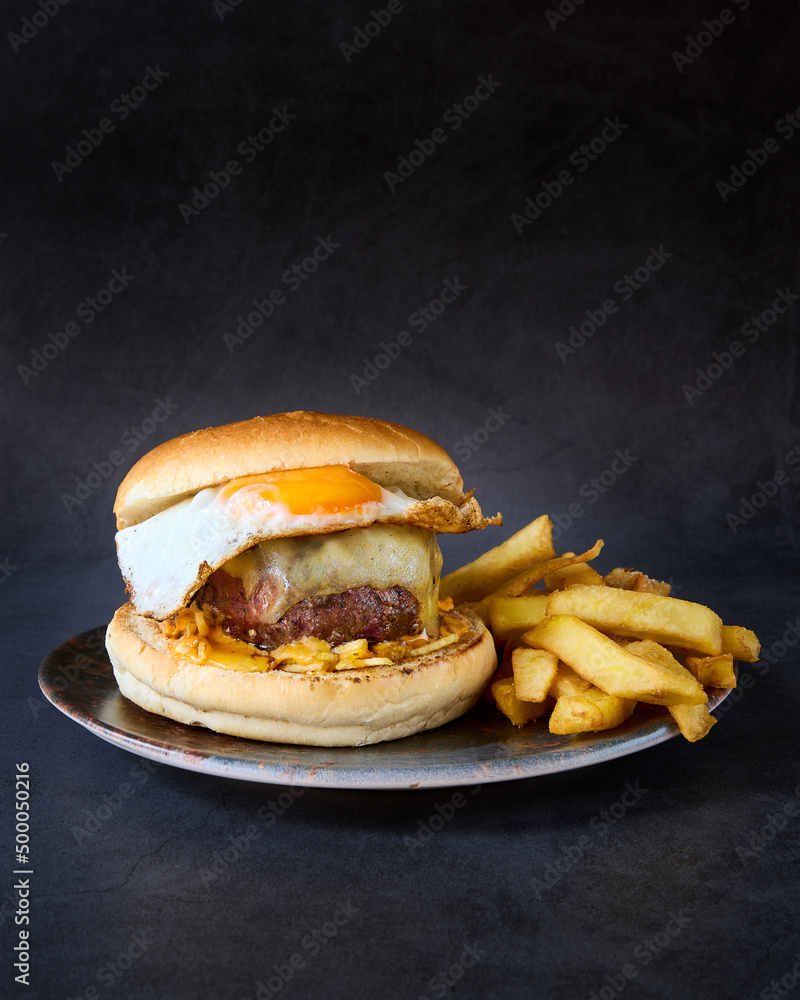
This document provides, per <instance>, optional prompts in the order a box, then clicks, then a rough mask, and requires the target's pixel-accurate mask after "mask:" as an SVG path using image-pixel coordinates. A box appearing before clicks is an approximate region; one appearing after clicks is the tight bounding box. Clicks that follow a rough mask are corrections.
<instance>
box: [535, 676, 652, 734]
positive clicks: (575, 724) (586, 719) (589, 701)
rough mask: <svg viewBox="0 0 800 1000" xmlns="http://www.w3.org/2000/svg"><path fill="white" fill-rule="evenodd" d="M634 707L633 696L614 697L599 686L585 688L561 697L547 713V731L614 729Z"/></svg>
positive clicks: (585, 731) (582, 731)
mask: <svg viewBox="0 0 800 1000" xmlns="http://www.w3.org/2000/svg"><path fill="white" fill-rule="evenodd" d="M634 708H636V701H635V699H633V698H630V699H628V698H617V697H615V696H614V695H613V694H606V692H605V691H601V690H600V689H599V688H596V687H593V688H589V690H588V691H584V692H583V693H582V694H576V695H571V696H567V695H565V696H564V697H561V698H559V699H558V701H557V702H556V705H555V708H554V709H553V711H552V713H551V715H550V723H549V727H550V732H551V733H557V734H558V735H559V736H566V735H567V734H569V733H596V732H598V731H600V730H601V729H614V727H615V726H619V725H620V724H621V723H623V722H624V721H625V720H626V719H627V718H628V716H629V715H630V714H631V713H632V712H633V710H634Z"/></svg>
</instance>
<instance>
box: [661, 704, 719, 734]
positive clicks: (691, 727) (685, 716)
mask: <svg viewBox="0 0 800 1000" xmlns="http://www.w3.org/2000/svg"><path fill="white" fill-rule="evenodd" d="M669 714H670V715H671V716H672V718H673V719H674V720H675V722H676V723H677V724H678V729H680V731H681V735H682V736H685V737H686V739H687V740H689V742H690V743H696V742H697V741H698V740H701V739H702V738H703V737H704V736H706V735H707V734H708V731H709V730H710V729H711V727H712V726H714V725H716V722H717V720H716V719H715V718H714V716H713V715H712V714H711V713H710V712H709V710H708V705H670V706H669Z"/></svg>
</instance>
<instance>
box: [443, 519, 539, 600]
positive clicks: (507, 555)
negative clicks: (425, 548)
mask: <svg viewBox="0 0 800 1000" xmlns="http://www.w3.org/2000/svg"><path fill="white" fill-rule="evenodd" d="M554 556H555V551H554V549H553V524H552V521H551V520H550V518H549V517H548V516H547V515H546V514H543V515H542V516H541V517H537V518H536V520H535V521H531V523H530V524H529V525H527V526H526V527H525V528H523V529H522V530H521V531H518V532H517V533H516V535H512V536H511V538H509V539H508V540H507V541H505V542H503V543H502V545H498V546H497V547H496V548H493V549H489V551H488V552H484V553H483V555H482V556H479V557H478V558H477V559H475V560H474V561H473V562H471V563H467V565H466V566H462V567H461V569H457V570H456V571H455V572H454V573H448V574H447V576H444V577H442V580H441V582H440V584H439V596H440V597H443V598H444V597H452V598H453V600H454V601H455V602H456V603H457V604H464V603H465V602H467V601H479V600H481V599H482V598H484V597H486V595H487V594H491V593H492V592H493V591H495V590H497V588H498V587H500V586H502V584H504V583H505V582H506V581H507V580H510V579H511V578H512V577H514V576H517V575H518V574H519V573H521V572H522V571H523V570H525V569H528V568H530V567H531V566H534V565H537V564H538V563H542V562H544V561H545V560H547V559H552V558H553V557H554Z"/></svg>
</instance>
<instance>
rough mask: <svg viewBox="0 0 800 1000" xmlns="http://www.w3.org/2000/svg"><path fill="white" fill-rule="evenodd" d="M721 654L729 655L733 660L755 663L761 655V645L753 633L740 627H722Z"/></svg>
mask: <svg viewBox="0 0 800 1000" xmlns="http://www.w3.org/2000/svg"><path fill="white" fill-rule="evenodd" d="M722 652H723V653H730V654H731V656H732V657H733V658H734V660H743V661H744V662H745V663H755V662H756V660H758V657H759V654H760V653H761V643H760V642H759V641H758V637H757V636H756V634H755V632H751V631H750V629H749V628H742V627H741V625H723V626H722Z"/></svg>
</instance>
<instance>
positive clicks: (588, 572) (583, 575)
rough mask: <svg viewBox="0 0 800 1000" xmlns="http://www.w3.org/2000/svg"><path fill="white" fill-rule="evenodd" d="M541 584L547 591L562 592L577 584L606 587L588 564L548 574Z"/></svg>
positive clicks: (576, 564) (576, 565)
mask: <svg viewBox="0 0 800 1000" xmlns="http://www.w3.org/2000/svg"><path fill="white" fill-rule="evenodd" d="M565 554H569V553H565ZM542 583H543V584H544V585H545V587H546V588H547V589H548V590H564V588H565V587H574V586H576V585H577V584H584V585H586V586H596V587H605V585H606V581H605V580H604V579H603V577H602V576H600V574H599V573H598V572H597V570H596V569H592V567H591V566H590V565H589V564H588V563H574V564H573V565H572V566H565V567H564V568H563V569H557V570H556V571H555V572H554V573H548V574H547V576H546V577H545V578H544V580H542Z"/></svg>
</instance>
